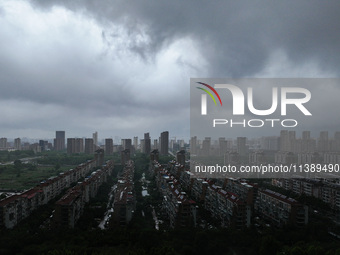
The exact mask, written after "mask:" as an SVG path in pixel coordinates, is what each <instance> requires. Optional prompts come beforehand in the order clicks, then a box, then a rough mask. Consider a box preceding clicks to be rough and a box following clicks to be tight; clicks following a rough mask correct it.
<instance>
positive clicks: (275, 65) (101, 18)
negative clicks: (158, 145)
mask: <svg viewBox="0 0 340 255" xmlns="http://www.w3.org/2000/svg"><path fill="white" fill-rule="evenodd" d="M339 13H340V2H339V1H311V0H308V1H295V0H294V1H293V0H292V1H288V0H287V1H254V0H250V1H196V0H192V1H182V0H178V1H175V0H174V1H168V0H167V1H160V0H154V1H141V0H139V1H126V0H120V1H114V0H112V1H110V0H106V1H104V0H102V1H98V0H84V1H82V0H77V1H69V0H64V1H61V0H58V1H49V0H36V1H19V0H0V88H1V92H0V109H1V111H0V120H1V122H0V123H1V124H0V137H11V138H15V137H31V138H53V137H54V136H55V131H56V130H65V131H66V136H67V137H91V136H92V133H93V132H95V131H98V134H99V139H103V138H107V137H115V136H119V137H121V138H131V137H133V136H139V137H140V138H142V135H143V133H144V132H150V135H151V137H152V139H153V138H158V137H159V134H160V133H161V132H162V131H165V130H168V131H169V132H170V137H174V136H176V137H177V138H188V137H189V130H190V127H189V101H190V96H189V86H190V78H191V77H192V78H198V77H204V78H209V77H237V78H242V77H289V78H291V77H292V78H294V77H312V78H314V77H339V67H340V50H339V49H340V33H339V31H340V15H339ZM334 91H335V92H336V93H338V88H334ZM278 132H279V131H278Z"/></svg>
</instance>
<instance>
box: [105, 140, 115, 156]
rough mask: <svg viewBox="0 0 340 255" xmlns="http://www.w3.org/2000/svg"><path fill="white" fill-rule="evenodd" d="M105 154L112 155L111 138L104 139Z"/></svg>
mask: <svg viewBox="0 0 340 255" xmlns="http://www.w3.org/2000/svg"><path fill="white" fill-rule="evenodd" d="M105 154H106V155H112V154H113V140H112V138H107V139H105Z"/></svg>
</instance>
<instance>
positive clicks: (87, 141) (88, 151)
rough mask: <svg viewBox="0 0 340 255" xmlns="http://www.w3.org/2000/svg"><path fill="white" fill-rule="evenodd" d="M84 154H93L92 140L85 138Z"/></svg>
mask: <svg viewBox="0 0 340 255" xmlns="http://www.w3.org/2000/svg"><path fill="white" fill-rule="evenodd" d="M85 153H86V154H93V153H94V143H93V139H92V138H85Z"/></svg>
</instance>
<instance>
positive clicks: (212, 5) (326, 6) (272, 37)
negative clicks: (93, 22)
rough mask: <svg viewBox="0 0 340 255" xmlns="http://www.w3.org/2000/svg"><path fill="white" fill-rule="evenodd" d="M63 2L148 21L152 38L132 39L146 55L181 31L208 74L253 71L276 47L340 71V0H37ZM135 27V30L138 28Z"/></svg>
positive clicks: (105, 15) (107, 16)
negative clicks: (191, 41) (199, 52)
mask: <svg viewBox="0 0 340 255" xmlns="http://www.w3.org/2000/svg"><path fill="white" fill-rule="evenodd" d="M36 3H37V4H42V5H43V6H44V7H45V8H48V7H51V6H53V5H54V4H63V5H65V6H66V7H67V8H70V9H72V10H84V9H86V11H87V12H90V13H91V14H93V15H94V16H95V17H96V18H97V19H98V20H100V21H102V22H108V21H112V22H121V23H124V24H125V25H126V27H127V28H128V29H129V31H130V33H131V34H134V33H138V27H139V26H140V25H143V26H146V28H147V29H146V30H147V34H148V35H149V36H150V38H151V40H150V42H149V43H147V44H142V45H133V44H132V45H130V48H131V50H133V51H135V52H136V53H138V54H140V55H141V56H142V57H143V58H145V57H146V56H152V53H154V52H155V51H158V50H160V49H161V48H162V47H164V45H166V44H167V43H169V42H171V41H172V40H175V39H176V38H179V37H183V36H190V37H192V38H194V39H195V40H196V41H198V42H199V44H200V47H201V48H200V49H201V50H202V51H204V54H203V55H204V57H205V58H206V59H207V60H208V62H209V74H210V76H220V77H225V76H234V77H241V76H253V75H256V73H258V72H260V71H261V70H262V69H263V68H264V65H265V64H266V60H267V59H268V57H269V56H270V54H272V53H273V51H275V50H283V51H284V52H285V53H286V54H287V55H288V57H289V59H290V60H291V61H293V62H294V63H297V64H303V63H304V62H306V61H316V62H318V63H319V64H320V66H321V67H322V69H324V70H328V71H331V72H334V73H335V75H336V76H338V75H339V69H338V66H339V64H340V54H339V45H340V34H339V33H338V31H339V28H340V16H339V15H338V14H339V11H340V2H338V1H322V2H321V1H158V0H154V1H135V2H130V1H95V0H91V1H77V2H74V1H62V2H61V1H36ZM136 29H137V30H136Z"/></svg>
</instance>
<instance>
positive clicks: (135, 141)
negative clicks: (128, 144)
mask: <svg viewBox="0 0 340 255" xmlns="http://www.w3.org/2000/svg"><path fill="white" fill-rule="evenodd" d="M133 147H135V150H137V149H138V136H134V137H133Z"/></svg>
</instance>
